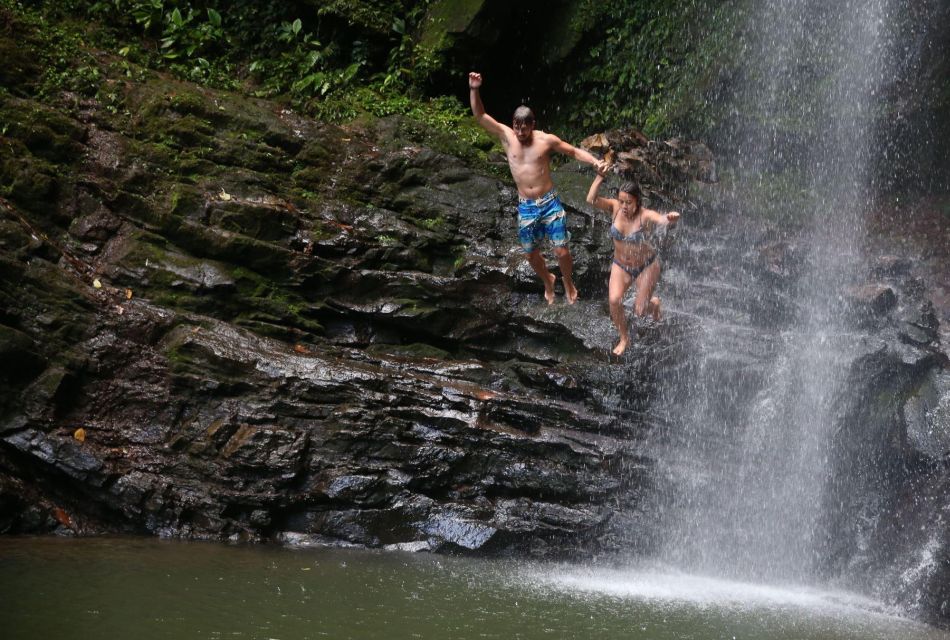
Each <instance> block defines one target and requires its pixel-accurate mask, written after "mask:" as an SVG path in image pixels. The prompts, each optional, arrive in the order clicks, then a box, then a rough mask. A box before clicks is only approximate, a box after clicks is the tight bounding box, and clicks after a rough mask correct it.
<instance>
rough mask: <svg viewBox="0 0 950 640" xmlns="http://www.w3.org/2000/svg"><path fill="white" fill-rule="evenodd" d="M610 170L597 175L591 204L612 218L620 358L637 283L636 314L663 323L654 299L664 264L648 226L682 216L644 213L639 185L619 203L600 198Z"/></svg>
mask: <svg viewBox="0 0 950 640" xmlns="http://www.w3.org/2000/svg"><path fill="white" fill-rule="evenodd" d="M605 175H606V169H604V170H602V171H598V172H597V177H596V178H594V182H593V184H591V185H590V191H589V192H588V193H587V202H589V203H590V204H592V205H594V206H595V207H597V208H598V209H602V210H604V211H606V212H607V213H609V214H610V216H611V219H612V223H611V225H610V237H611V238H613V241H614V257H613V264H612V265H610V286H609V289H608V301H609V302H610V319H611V320H613V323H614V326H615V327H617V331H619V332H620V342H618V343H617V346H616V347H614V349H613V352H614V355H618V356H619V355H620V354H622V353H623V352H624V350H625V349H626V348H627V344H628V343H629V342H630V335H629V333H628V331H627V320H626V317H625V316H624V313H623V295H624V294H625V293H626V292H627V289H629V288H630V285H631V284H634V282H636V287H637V295H636V298H634V302H633V312H634V313H635V314H636V315H637V316H640V317H642V316H645V315H646V314H648V313H649V314H651V315H652V316H653V319H654V320H659V319H660V299H659V298H657V297H656V296H654V295H653V288H654V287H655V286H656V282H657V280H659V279H660V260H659V258H658V257H657V255H656V250H655V249H654V248H653V247H652V246H650V243H649V242H647V239H646V235H645V229H644V225H645V223H646V222H652V223H656V224H662V225H674V224H676V221H677V220H679V217H680V214H679V213H677V212H675V211H672V212H670V213H668V214H666V215H663V214H661V213H657V212H656V211H653V210H652V209H644V208H643V204H642V198H641V197H640V187H639V186H638V185H637V184H636V183H635V182H625V183H624V184H622V185H621V186H620V189H619V190H618V191H617V199H616V200H614V199H613V198H601V197H599V196H598V195H597V191H598V190H599V189H600V185H601V183H602V182H603V181H604V176H605Z"/></svg>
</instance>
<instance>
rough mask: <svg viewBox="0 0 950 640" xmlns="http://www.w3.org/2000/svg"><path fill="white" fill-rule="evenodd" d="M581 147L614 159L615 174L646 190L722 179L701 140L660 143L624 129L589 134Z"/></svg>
mask: <svg viewBox="0 0 950 640" xmlns="http://www.w3.org/2000/svg"><path fill="white" fill-rule="evenodd" d="M580 146H581V147H582V148H584V149H587V150H588V151H591V152H593V153H596V154H597V155H598V156H600V157H605V158H607V159H612V160H613V162H614V167H613V171H614V172H615V173H617V174H618V175H620V176H621V177H622V178H623V179H628V180H629V179H632V180H636V181H637V182H638V183H640V185H641V188H643V189H644V190H645V192H647V193H648V192H650V191H668V190H669V187H670V185H673V184H677V183H684V182H689V181H698V182H706V183H715V182H718V181H719V176H718V173H717V171H716V160H715V157H714V156H713V154H712V151H710V150H709V148H708V147H707V146H706V145H705V144H703V143H702V142H698V141H691V142H686V141H683V140H679V139H676V138H674V139H671V140H666V141H663V142H660V141H655V140H649V139H647V137H646V136H644V135H643V133H641V132H639V131H637V130H635V129H621V130H614V131H607V132H605V133H597V134H594V135H592V136H589V137H587V138H585V139H584V140H582V141H581V143H580Z"/></svg>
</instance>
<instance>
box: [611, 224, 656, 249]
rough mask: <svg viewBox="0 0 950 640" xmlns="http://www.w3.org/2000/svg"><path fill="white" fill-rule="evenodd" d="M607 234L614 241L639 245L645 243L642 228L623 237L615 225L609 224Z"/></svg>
mask: <svg viewBox="0 0 950 640" xmlns="http://www.w3.org/2000/svg"><path fill="white" fill-rule="evenodd" d="M640 224H641V225H642V224H643V221H642V220H641V221H640ZM607 233H608V235H609V236H610V237H611V238H613V239H614V240H618V241H620V242H625V243H627V244H640V243H643V242H646V241H647V239H646V235H645V234H644V233H643V227H642V226H641V227H640V228H639V229H637V230H636V231H634V232H633V233H631V234H630V235H629V236H625V235H623V234H622V233H620V229H618V228H617V225H615V224H614V223H612V222H611V224H610V231H608V232H607Z"/></svg>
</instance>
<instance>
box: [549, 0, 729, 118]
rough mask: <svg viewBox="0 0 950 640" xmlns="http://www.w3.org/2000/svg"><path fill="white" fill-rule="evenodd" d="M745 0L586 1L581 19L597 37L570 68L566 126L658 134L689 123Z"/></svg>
mask: <svg viewBox="0 0 950 640" xmlns="http://www.w3.org/2000/svg"><path fill="white" fill-rule="evenodd" d="M744 1H745V0H729V1H727V2H724V3H706V2H699V1H697V0H668V1H667V2H638V3H631V2H628V1H627V0H585V4H586V6H585V8H584V10H581V11H579V12H578V13H577V14H576V16H577V18H576V19H577V20H579V21H581V22H583V23H584V24H585V25H591V24H602V25H604V27H603V29H602V30H601V29H596V28H595V29H593V30H592V32H593V33H597V34H598V36H599V37H598V39H597V40H596V41H594V42H592V43H590V45H589V46H588V47H586V48H584V51H585V53H584V55H583V56H582V57H581V58H580V59H578V60H577V61H576V66H577V68H578V69H579V70H583V72H576V73H571V74H568V81H567V84H566V86H565V95H567V96H570V101H571V108H570V109H569V110H568V112H569V113H570V114H571V115H570V116H569V122H568V125H569V126H570V127H571V128H572V129H574V130H576V131H581V132H589V131H592V130H593V131H596V130H603V129H606V128H615V127H621V126H633V127H636V128H640V129H642V130H643V131H644V132H645V133H646V134H647V135H649V136H659V135H662V134H666V133H669V132H670V131H672V130H676V129H678V128H682V127H683V126H688V125H689V124H691V120H690V119H691V117H692V114H691V113H690V111H691V110H692V109H693V107H695V106H697V104H698V103H699V102H700V101H701V100H702V91H703V90H704V89H705V87H706V85H707V84H708V82H709V76H710V75H711V74H714V73H715V71H716V69H717V66H718V65H720V64H721V63H722V61H723V59H724V57H725V56H727V55H728V51H729V42H730V41H731V38H732V36H733V30H734V28H735V25H736V24H738V22H737V21H730V20H728V19H727V18H728V17H732V16H734V15H735V14H736V13H737V11H738V10H739V7H740V6H741V5H742V4H743V3H744Z"/></svg>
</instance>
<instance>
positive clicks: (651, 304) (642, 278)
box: [633, 259, 660, 320]
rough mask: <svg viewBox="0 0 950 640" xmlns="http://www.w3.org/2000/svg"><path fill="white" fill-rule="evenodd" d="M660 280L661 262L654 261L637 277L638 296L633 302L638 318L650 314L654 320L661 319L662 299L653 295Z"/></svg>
mask: <svg viewBox="0 0 950 640" xmlns="http://www.w3.org/2000/svg"><path fill="white" fill-rule="evenodd" d="M659 279H660V261H659V259H657V260H654V261H653V263H652V264H650V266H649V267H647V268H646V269H644V270H643V271H642V272H641V273H640V275H639V276H637V295H636V297H635V298H634V300H633V312H634V313H635V314H636V315H637V316H638V317H641V318H642V317H643V316H645V315H646V314H648V313H650V314H652V315H653V319H654V320H659V319H660V299H659V298H657V297H656V296H654V295H653V289H654V288H656V283H657V281H658V280H659Z"/></svg>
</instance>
